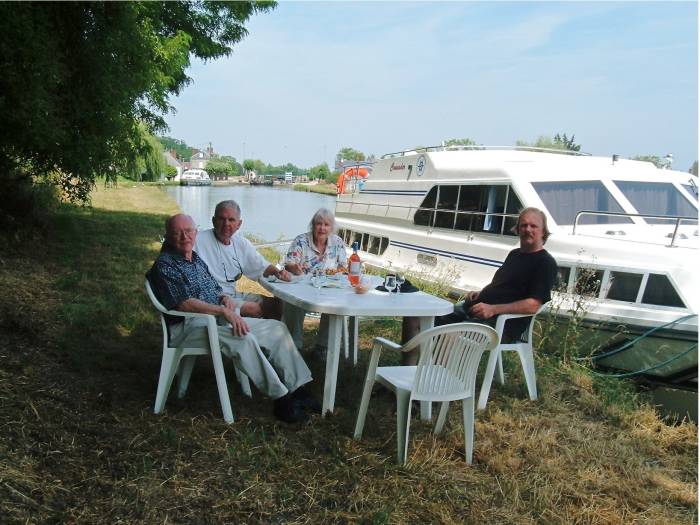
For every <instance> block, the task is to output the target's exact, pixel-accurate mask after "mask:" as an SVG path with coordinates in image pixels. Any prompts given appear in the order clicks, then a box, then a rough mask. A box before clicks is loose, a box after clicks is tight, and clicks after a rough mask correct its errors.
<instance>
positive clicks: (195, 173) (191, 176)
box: [180, 168, 211, 186]
mask: <svg viewBox="0 0 700 525" xmlns="http://www.w3.org/2000/svg"><path fill="white" fill-rule="evenodd" d="M180 186H211V179H210V178H209V174H208V173H207V172H206V171H204V170H201V169H198V168H192V169H189V170H187V171H185V172H184V173H183V174H182V176H181V177H180Z"/></svg>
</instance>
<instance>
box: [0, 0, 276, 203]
mask: <svg viewBox="0 0 700 525" xmlns="http://www.w3.org/2000/svg"><path fill="white" fill-rule="evenodd" d="M274 6H275V3H274V2H204V1H193V2H188V1H175V2H0V66H1V70H2V72H3V73H2V75H0V114H2V115H3V125H2V126H1V127H0V176H3V177H9V178H11V179H13V180H14V181H15V182H17V181H18V180H19V179H24V180H28V179H31V178H32V177H36V176H39V177H40V178H43V179H44V180H50V181H51V182H52V183H54V184H56V185H57V186H59V187H60V188H61V189H62V190H63V192H64V195H65V196H66V197H68V198H69V199H71V200H73V201H77V202H86V201H87V200H88V198H89V192H90V190H91V189H92V187H93V185H94V182H95V178H96V177H97V176H98V175H107V176H113V175H114V174H116V173H118V172H120V171H124V170H125V169H127V170H128V169H131V168H133V167H134V165H135V162H136V161H135V160H134V159H135V158H136V157H138V156H139V155H141V154H142V153H143V148H144V147H145V143H146V142H148V140H147V139H144V135H143V132H142V129H141V126H142V125H145V126H146V127H147V129H148V130H149V131H154V130H162V129H165V127H166V126H165V121H164V120H163V115H164V114H165V113H166V112H167V111H169V110H170V109H171V106H170V104H169V97H170V96H171V95H174V94H178V93H180V92H181V90H182V89H183V88H184V87H185V86H186V85H187V84H188V83H189V82H190V79H189V77H188V76H187V75H186V73H185V70H186V68H187V67H188V66H189V64H190V59H191V58H192V57H197V58H200V59H203V60H210V59H215V58H218V57H222V56H226V55H228V54H229V53H230V52H231V49H232V46H233V45H234V44H236V43H237V42H239V41H240V40H241V39H242V38H243V37H244V36H245V35H246V29H245V27H244V23H245V22H247V21H248V19H249V18H250V17H251V15H253V14H254V13H256V12H264V11H268V10H270V9H272V8H273V7H274ZM150 169H155V167H154V166H151V167H150V168H149V167H146V170H147V171H148V170H150ZM31 180H36V178H34V179H31ZM12 185H13V184H12V181H10V184H9V186H12ZM5 186H6V187H7V186H8V185H7V184H5Z"/></svg>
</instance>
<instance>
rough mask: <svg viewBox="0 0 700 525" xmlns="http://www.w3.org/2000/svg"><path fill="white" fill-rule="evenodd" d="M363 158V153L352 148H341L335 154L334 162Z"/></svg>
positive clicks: (357, 160) (360, 159)
mask: <svg viewBox="0 0 700 525" xmlns="http://www.w3.org/2000/svg"><path fill="white" fill-rule="evenodd" d="M363 160H365V154H364V153H362V152H361V151H358V150H356V149H353V148H347V147H346V148H341V149H340V151H338V153H337V154H336V156H335V161H336V164H340V163H342V162H347V161H356V162H359V161H363Z"/></svg>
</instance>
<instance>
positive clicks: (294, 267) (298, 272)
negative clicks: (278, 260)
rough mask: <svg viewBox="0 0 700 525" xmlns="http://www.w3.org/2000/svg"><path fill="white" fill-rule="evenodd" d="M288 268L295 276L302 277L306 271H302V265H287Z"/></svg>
mask: <svg viewBox="0 0 700 525" xmlns="http://www.w3.org/2000/svg"><path fill="white" fill-rule="evenodd" d="M286 266H287V270H289V272H291V273H293V274H294V275H301V274H302V273H304V270H302V268H301V265H299V264H297V263H287V265H286ZM285 280H286V279H285Z"/></svg>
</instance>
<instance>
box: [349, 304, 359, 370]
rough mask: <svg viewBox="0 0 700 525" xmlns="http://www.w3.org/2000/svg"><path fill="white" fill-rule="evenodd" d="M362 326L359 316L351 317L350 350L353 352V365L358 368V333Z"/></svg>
mask: <svg viewBox="0 0 700 525" xmlns="http://www.w3.org/2000/svg"><path fill="white" fill-rule="evenodd" d="M359 325H360V321H359V319H358V318H357V316H354V315H353V316H351V317H350V330H349V332H350V338H349V339H350V349H351V350H352V365H353V366H357V344H358V338H357V332H358V328H359Z"/></svg>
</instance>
